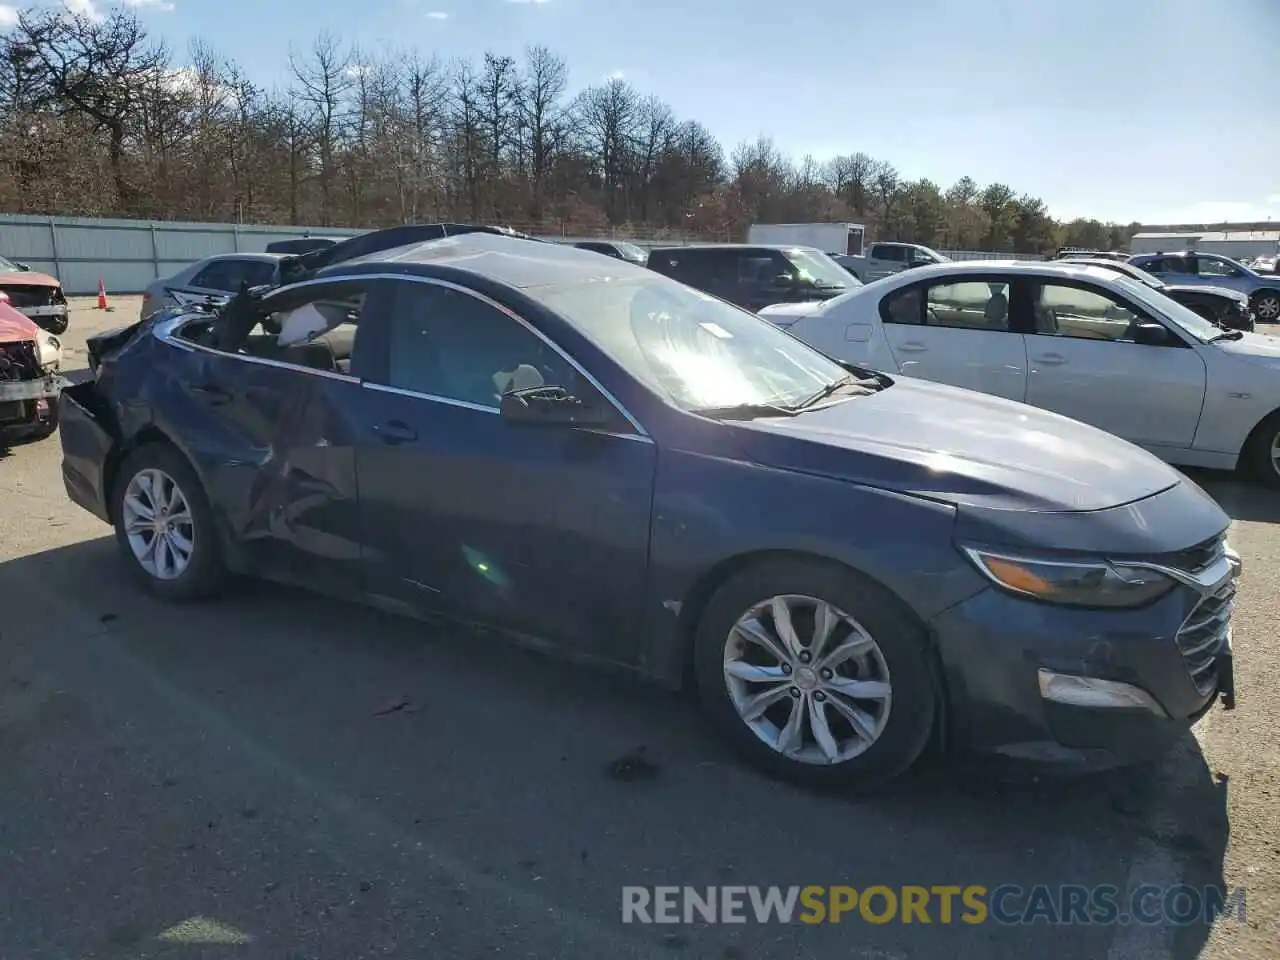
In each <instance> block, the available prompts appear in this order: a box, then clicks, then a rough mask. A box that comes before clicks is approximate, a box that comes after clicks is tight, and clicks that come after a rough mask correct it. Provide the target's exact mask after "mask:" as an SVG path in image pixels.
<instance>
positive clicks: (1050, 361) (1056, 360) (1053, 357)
mask: <svg viewBox="0 0 1280 960" xmlns="http://www.w3.org/2000/svg"><path fill="white" fill-rule="evenodd" d="M1031 359H1032V360H1034V361H1035V362H1036V363H1041V364H1044V365H1045V366H1046V367H1058V366H1061V365H1062V364H1064V363H1066V362H1067V358H1066V357H1064V356H1063V355H1062V354H1060V353H1046V354H1045V355H1044V356H1042V357H1032V358H1031Z"/></svg>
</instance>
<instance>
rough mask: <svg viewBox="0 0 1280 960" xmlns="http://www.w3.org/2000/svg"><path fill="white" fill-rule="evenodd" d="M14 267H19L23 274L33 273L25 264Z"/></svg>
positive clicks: (17, 264) (16, 264)
mask: <svg viewBox="0 0 1280 960" xmlns="http://www.w3.org/2000/svg"><path fill="white" fill-rule="evenodd" d="M14 266H15V267H17V268H18V269H19V270H21V271H22V272H23V273H30V272H31V268H30V267H29V266H27V265H26V264H25V263H15V264H14Z"/></svg>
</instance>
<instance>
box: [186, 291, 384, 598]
mask: <svg viewBox="0 0 1280 960" xmlns="http://www.w3.org/2000/svg"><path fill="white" fill-rule="evenodd" d="M385 288H386V283H385V282H384V281H367V280H334V281H332V282H329V283H321V284H303V285H301V286H298V287H294V288H284V289H282V290H280V291H279V292H278V293H276V294H273V295H272V296H271V297H270V298H268V300H267V301H265V306H266V308H267V309H268V310H272V311H279V312H281V313H287V312H289V311H292V310H295V309H298V308H300V307H303V306H305V305H307V304H309V303H314V302H317V301H324V302H330V303H332V302H335V301H340V302H344V303H346V304H349V305H350V306H351V308H352V311H351V313H350V314H349V316H350V319H351V320H353V321H354V323H350V324H343V325H342V326H341V327H339V328H338V329H336V330H334V331H332V333H331V334H330V335H328V336H327V337H324V338H321V339H319V340H317V341H316V342H313V343H307V344H302V345H299V346H298V347H297V348H280V347H279V346H278V345H277V338H276V337H275V336H274V335H271V334H268V333H254V334H251V335H250V336H248V337H247V338H240V339H241V340H243V346H241V347H239V348H238V349H235V350H234V352H232V346H233V345H232V344H227V347H226V349H217V348H214V347H211V346H208V345H204V344H201V345H198V346H190V347H188V349H189V350H190V357H189V360H190V362H189V363H184V364H182V365H181V366H179V367H176V368H175V370H174V371H173V373H172V377H173V384H172V386H173V388H174V393H175V400H174V403H173V404H171V405H167V406H166V409H167V410H169V411H172V412H173V413H174V414H175V415H176V416H181V417H182V420H183V424H182V429H181V430H180V431H178V432H177V435H180V436H182V437H184V438H185V439H186V440H187V441H188V442H189V443H190V444H191V447H192V450H191V452H192V456H193V459H195V460H196V461H197V463H198V464H199V466H200V469H201V473H202V475H203V476H204V477H205V479H206V482H207V483H208V484H209V485H210V486H211V487H216V489H217V496H216V497H215V498H214V499H215V501H216V502H217V504H218V507H219V509H220V510H221V511H222V520H223V521H224V522H225V523H226V524H227V526H228V528H229V529H230V531H231V533H232V537H233V539H234V540H235V541H236V542H237V544H238V550H239V551H240V555H241V559H242V561H243V562H244V563H245V564H246V565H247V567H248V571H249V572H252V573H258V574H260V575H263V576H268V577H272V578H274V579H279V580H286V581H290V582H294V583H298V584H301V585H303V586H306V587H309V588H311V589H316V590H320V591H322V592H325V593H331V594H335V595H351V594H353V593H358V592H359V590H360V587H361V576H362V574H363V564H362V554H361V536H360V530H359V525H358V519H359V518H358V515H357V500H356V472H355V467H356V462H355V440H356V437H357V435H358V434H357V433H356V424H355V423H354V422H353V420H352V415H353V413H354V412H355V410H356V408H357V406H358V403H359V400H360V398H361V392H360V384H359V376H358V373H357V372H356V371H357V370H358V368H359V366H360V351H361V349H362V348H363V342H362V340H361V337H360V336H359V334H358V331H359V330H360V328H361V327H362V325H363V324H364V322H365V321H367V320H368V319H369V317H370V316H376V315H377V314H378V313H379V312H380V311H382V310H384V309H385V306H384V304H385V296H384V291H385ZM353 367H355V368H356V370H353V369H352V368H353Z"/></svg>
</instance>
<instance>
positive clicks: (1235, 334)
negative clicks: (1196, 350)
mask: <svg viewBox="0 0 1280 960" xmlns="http://www.w3.org/2000/svg"><path fill="white" fill-rule="evenodd" d="M1243 339H1244V331H1243V330H1223V331H1222V332H1221V333H1215V334H1214V335H1213V336H1212V337H1210V338H1209V342H1210V343H1217V342H1218V341H1219V340H1243Z"/></svg>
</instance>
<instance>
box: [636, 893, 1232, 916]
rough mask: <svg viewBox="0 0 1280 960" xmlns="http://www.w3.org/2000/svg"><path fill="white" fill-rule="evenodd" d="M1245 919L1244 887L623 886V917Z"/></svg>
mask: <svg viewBox="0 0 1280 960" xmlns="http://www.w3.org/2000/svg"><path fill="white" fill-rule="evenodd" d="M1232 915H1234V916H1235V918H1236V919H1237V920H1239V921H1241V922H1243V921H1244V919H1245V891H1244V888H1242V887H1237V888H1235V889H1233V890H1231V891H1229V892H1228V891H1225V890H1221V889H1219V888H1217V887H1192V886H1186V885H1179V886H1173V887H1161V886H1156V885H1154V884H1151V885H1146V886H1139V887H1137V888H1135V889H1134V890H1133V891H1132V892H1131V893H1130V894H1127V895H1126V894H1125V892H1124V891H1122V890H1120V889H1119V888H1118V887H1114V886H1098V887H1085V886H1072V885H1063V886H1056V887H1050V886H1047V885H1037V886H1034V887H1021V886H1015V885H1012V884H1005V885H1002V886H998V887H992V888H990V889H988V888H987V887H984V886H979V885H977V884H969V885H966V886H960V885H958V884H957V885H935V886H930V887H923V886H900V887H888V886H880V885H877V886H869V887H863V888H857V887H847V886H805V887H799V886H795V887H754V886H726V887H623V888H622V922H623V923H713V924H714V923H752V922H754V923H797V922H798V923H808V924H821V923H841V922H842V921H854V922H863V923H873V924H884V923H940V924H950V923H964V924H981V923H990V922H993V921H994V922H995V923H1000V924H1006V925H1016V924H1035V923H1042V924H1051V925H1072V924H1086V925H1107V924H1122V925H1123V924H1130V923H1136V924H1174V925H1179V926H1184V925H1187V924H1195V923H1202V924H1203V923H1213V922H1214V921H1215V920H1216V919H1218V918H1219V917H1230V916H1232Z"/></svg>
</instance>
